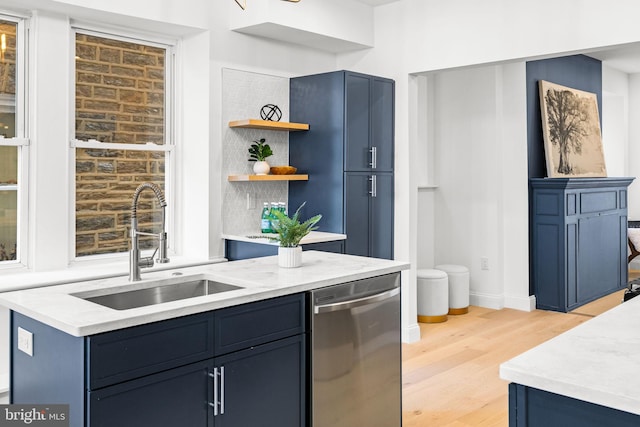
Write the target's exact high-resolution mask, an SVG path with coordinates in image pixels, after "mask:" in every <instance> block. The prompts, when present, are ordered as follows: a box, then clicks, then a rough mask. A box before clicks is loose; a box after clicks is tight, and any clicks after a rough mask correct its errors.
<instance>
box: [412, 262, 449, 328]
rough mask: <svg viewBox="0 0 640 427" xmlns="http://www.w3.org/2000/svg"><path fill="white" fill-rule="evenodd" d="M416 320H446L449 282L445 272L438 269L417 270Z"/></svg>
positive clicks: (423, 321)
mask: <svg viewBox="0 0 640 427" xmlns="http://www.w3.org/2000/svg"><path fill="white" fill-rule="evenodd" d="M417 276H418V322H422V323H441V322H446V321H447V312H448V311H449V284H448V280H447V273H445V272H444V271H440V270H418V271H417Z"/></svg>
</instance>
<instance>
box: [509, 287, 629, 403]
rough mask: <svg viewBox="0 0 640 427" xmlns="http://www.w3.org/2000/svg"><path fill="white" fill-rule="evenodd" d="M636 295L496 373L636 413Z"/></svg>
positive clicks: (512, 380)
mask: <svg viewBox="0 0 640 427" xmlns="http://www.w3.org/2000/svg"><path fill="white" fill-rule="evenodd" d="M639 322H640V298H635V299H632V300H630V301H627V302H625V303H623V304H620V305H618V306H616V307H614V308H612V309H611V310H608V311H607V312H605V313H602V314H600V315H599V316H596V317H595V318H593V319H590V320H588V321H586V322H584V323H582V324H580V325H578V326H576V327H574V328H572V329H570V330H569V331H567V332H564V333H562V334H560V335H558V336H556V337H554V338H552V339H550V340H548V341H546V342H544V343H542V344H540V345H538V346H536V347H534V348H532V349H530V350H528V351H526V352H524V353H522V354H520V355H519V356H516V357H514V358H513V359H511V360H509V361H507V362H504V363H503V364H501V365H500V378H502V379H504V380H506V381H509V382H513V383H516V384H521V385H524V386H527V387H532V388H536V389H539V390H544V391H548V392H551V393H555V394H558V395H563V396H568V397H571V398H574V399H578V400H582V401H585V402H590V403H594V404H597V405H601V406H606V407H610V408H614V409H618V410H620V411H625V412H629V413H632V414H636V415H640V395H639V394H638V390H640V376H639V375H635V374H634V373H635V372H637V371H638V357H637V356H638V352H637V349H638V348H640V334H638V332H637V324H638V323H639Z"/></svg>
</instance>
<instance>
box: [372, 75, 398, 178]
mask: <svg viewBox="0 0 640 427" xmlns="http://www.w3.org/2000/svg"><path fill="white" fill-rule="evenodd" d="M394 96H395V84H394V82H393V80H389V79H383V78H380V77H373V78H372V80H371V148H373V149H375V155H374V156H375V161H376V162H375V163H376V164H375V166H376V167H375V168H374V169H372V172H373V171H375V172H392V171H393V165H394V156H393V153H394V149H393V143H394V142H393V141H394V133H395V126H394V123H395V112H394V105H395V103H394Z"/></svg>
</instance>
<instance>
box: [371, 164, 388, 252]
mask: <svg viewBox="0 0 640 427" xmlns="http://www.w3.org/2000/svg"><path fill="white" fill-rule="evenodd" d="M374 176H375V183H376V184H375V186H376V188H375V190H376V191H375V197H373V196H372V197H371V198H370V211H371V215H370V219H369V221H370V224H371V225H370V229H371V232H370V236H369V242H370V252H369V256H372V257H374V258H385V259H393V208H394V205H393V174H392V173H378V174H375V175H374Z"/></svg>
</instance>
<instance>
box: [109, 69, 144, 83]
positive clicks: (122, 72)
mask: <svg viewBox="0 0 640 427" xmlns="http://www.w3.org/2000/svg"><path fill="white" fill-rule="evenodd" d="M111 74H115V75H118V76H125V77H135V78H140V77H144V70H143V69H141V68H135V67H122V66H117V65H114V66H112V67H111ZM138 83H140V81H138Z"/></svg>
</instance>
